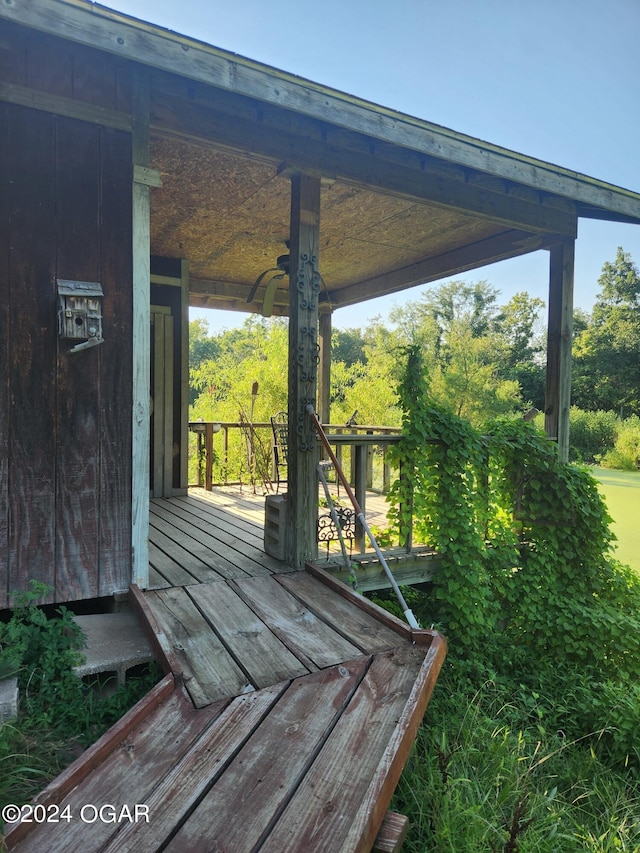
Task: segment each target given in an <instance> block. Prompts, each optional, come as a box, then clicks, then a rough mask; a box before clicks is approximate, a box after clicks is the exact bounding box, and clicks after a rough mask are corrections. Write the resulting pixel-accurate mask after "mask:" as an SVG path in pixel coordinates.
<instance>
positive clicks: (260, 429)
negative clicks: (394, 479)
mask: <svg viewBox="0 0 640 853" xmlns="http://www.w3.org/2000/svg"><path fill="white" fill-rule="evenodd" d="M189 429H190V431H191V441H190V447H189V460H190V465H189V474H190V476H189V480H190V484H191V485H198V486H200V487H204V488H205V489H208V490H211V489H212V488H213V487H214V486H224V485H237V484H240V483H244V484H247V485H251V486H255V487H257V486H262V487H264V488H265V489H266V490H267V491H270V490H271V489H272V488H273V487H274V485H275V484H276V483H277V480H278V477H277V472H276V470H275V461H274V455H273V433H272V429H271V423H270V422H266V423H265V422H260V421H258V422H254V423H249V422H242V421H192V422H191V423H190V424H189ZM324 429H325V431H326V432H327V436H328V438H329V441H330V443H331V444H332V445H333V446H334V447H335V453H336V456H337V458H338V461H339V462H340V464H341V466H342V467H343V469H344V470H345V472H346V474H347V476H348V477H349V478H350V482H351V484H352V485H353V486H354V487H356V488H357V489H358V491H360V489H368V490H369V491H377V492H381V493H385V492H387V491H388V490H389V486H390V485H391V467H390V464H389V460H388V455H387V450H388V447H389V445H390V444H392V443H394V442H397V441H398V440H399V438H400V429H399V427H389V426H375V425H364V426H362V425H354V426H346V425H341V424H325V425H324Z"/></svg>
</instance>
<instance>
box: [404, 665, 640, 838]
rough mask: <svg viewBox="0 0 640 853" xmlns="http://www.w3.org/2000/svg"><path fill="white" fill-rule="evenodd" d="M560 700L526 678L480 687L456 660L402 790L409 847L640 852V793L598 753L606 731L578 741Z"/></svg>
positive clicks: (630, 778)
mask: <svg viewBox="0 0 640 853" xmlns="http://www.w3.org/2000/svg"><path fill="white" fill-rule="evenodd" d="M553 707H554V697H543V696H542V695H541V694H539V693H538V692H537V691H533V690H531V689H530V688H527V687H525V686H524V685H522V684H519V683H518V681H517V679H513V680H506V679H502V680H494V679H490V680H487V681H485V682H484V683H483V684H482V685H481V686H480V687H479V688H478V689H477V690H475V691H474V690H473V687H472V681H471V680H469V679H467V678H465V677H464V676H461V675H460V673H459V672H458V671H457V667H456V666H455V665H452V663H451V662H450V663H449V664H448V665H447V666H446V668H445V670H444V671H443V675H442V676H441V678H440V680H439V682H438V685H437V687H436V691H435V693H434V697H433V699H432V702H431V704H430V706H429V708H428V710H427V717H426V721H425V724H424V725H423V727H422V729H421V731H420V732H419V735H418V739H417V741H416V745H415V748H414V752H413V754H412V756H411V758H410V760H409V763H408V765H407V767H406V768H405V772H404V774H403V777H402V779H401V782H400V785H399V787H398V790H397V791H396V795H395V799H394V803H393V808H394V809H396V810H398V811H401V812H402V813H403V814H406V815H407V816H408V817H409V820H410V827H411V828H410V832H409V837H408V839H407V841H406V847H405V848H404V849H406V851H408V853H411V851H413V853H424V851H427V850H437V851H438V853H449V851H450V853H462V851H464V853H473V852H474V851H478V853H480V851H483V853H484V851H500V853H516V851H521V853H525V851H540V853H546V851H548V853H551V851H567V853H573V851H576V853H578V851H591V852H592V853H604V851H609V850H611V851H614V850H615V851H625V850H628V851H638V850H640V792H639V790H638V787H637V784H636V780H635V779H634V777H633V775H632V773H631V771H629V770H625V769H624V768H623V769H620V770H614V769H612V768H611V767H609V766H607V764H606V763H604V762H603V761H602V760H601V758H599V757H598V754H597V753H598V750H597V740H598V733H592V736H585V737H583V738H580V739H578V740H570V739H569V738H568V737H567V735H566V733H565V732H564V731H563V730H562V729H559V728H556V725H557V719H556V718H555V715H554V713H553Z"/></svg>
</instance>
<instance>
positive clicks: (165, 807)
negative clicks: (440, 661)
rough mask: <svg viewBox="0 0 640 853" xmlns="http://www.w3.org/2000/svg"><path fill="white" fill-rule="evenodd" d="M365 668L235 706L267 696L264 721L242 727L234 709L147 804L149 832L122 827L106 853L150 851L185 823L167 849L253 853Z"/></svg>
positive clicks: (350, 666) (356, 665) (353, 665)
mask: <svg viewBox="0 0 640 853" xmlns="http://www.w3.org/2000/svg"><path fill="white" fill-rule="evenodd" d="M367 663H368V659H366V658H361V659H359V660H357V661H351V662H349V663H346V664H344V665H341V666H339V667H332V668H331V669H326V670H323V671H321V672H316V673H313V674H311V675H307V676H304V677H303V678H299V679H296V680H295V681H294V682H293V683H292V684H291V685H290V686H289V687H288V689H286V690H285V687H287V685H286V684H284V685H281V686H280V691H279V692H280V695H279V696H276V695H275V690H276V689H275V688H270V690H269V691H267V690H261V691H259V692H258V693H256V694H251V695H247V696H241V697H238V698H237V699H235V700H234V705H235V703H240V702H244V703H249V702H254V703H257V702H258V701H259V700H260V699H262V697H265V696H269V697H270V699H271V702H270V707H269V708H268V714H264V715H263V718H262V719H255V716H256V715H253V717H254V718H252V719H250V720H249V721H248V723H247V725H244V726H242V722H243V721H242V720H241V721H240V722H238V720H237V719H235V717H234V716H233V715H232V713H231V712H232V711H233V708H234V705H231V706H230V707H229V709H228V712H227V714H226V715H225V714H223V715H222V716H221V717H220V719H219V720H218V721H217V722H216V725H215V726H212V727H211V729H210V730H209V731H208V732H207V734H206V737H203V738H202V740H201V743H199V744H197V747H196V749H194V750H193V751H192V753H191V755H189V756H187V757H186V758H185V759H184V761H183V762H182V763H181V766H180V767H176V768H175V769H174V771H173V772H172V773H170V774H169V775H168V776H167V778H166V779H165V780H164V781H163V783H162V785H161V786H159V788H158V789H157V790H156V791H154V792H153V793H152V794H151V796H150V797H149V800H148V802H149V804H150V807H151V813H152V814H153V820H152V821H151V822H150V824H151V823H152V824H153V825H152V826H151V825H150V826H148V827H143V826H138V827H135V826H133V825H132V826H130V827H126V828H125V831H124V833H121V834H120V835H119V836H118V838H117V839H115V840H114V843H113V846H112V847H110V848H108V849H109V851H111V853H125V851H138V850H141V849H154V847H155V846H156V845H158V846H160V844H161V843H162V842H163V841H164V839H165V838H167V837H168V836H169V834H170V832H171V831H172V830H173V828H174V827H176V826H179V825H180V824H181V823H182V822H184V821H185V820H186V823H185V824H184V826H183V827H182V829H180V831H179V832H178V833H177V834H176V835H175V837H174V839H173V841H172V842H171V844H170V845H169V846H168V848H166V849H168V850H173V851H180V853H183V851H185V850H188V851H189V853H192V851H199V850H202V851H209V850H228V851H238V853H240V851H245V850H246V851H249V850H252V849H254V847H255V845H256V844H259V842H260V839H261V837H262V836H263V835H264V834H265V833H266V832H267V831H268V828H269V825H270V824H271V823H272V822H275V821H276V820H277V815H278V812H279V810H280V809H281V808H282V807H283V805H285V804H286V800H287V796H288V795H289V792H290V789H291V788H292V787H294V788H295V786H296V784H297V782H298V781H299V780H300V779H301V778H303V776H304V773H305V771H306V769H307V767H308V765H309V764H310V763H311V761H312V759H313V756H314V754H315V753H316V752H317V750H318V749H319V748H320V747H321V746H322V744H323V742H324V741H325V740H326V737H327V733H328V732H329V731H330V730H331V727H332V726H333V724H334V723H335V721H336V720H337V719H338V718H339V717H340V714H341V713H342V710H343V709H344V707H345V706H346V705H347V703H348V701H349V699H350V697H351V696H352V694H353V693H354V691H355V690H356V689H357V686H358V684H359V683H360V681H361V679H362V677H363V675H364V673H365V671H366V667H367ZM225 716H226V717H228V719H225ZM250 724H252V726H253V730H252V731H249V725H250ZM231 758H232V759H233V760H231V763H230V764H229V765H228V766H226V764H225V762H226V761H227V760H228V759H231ZM223 770H224V772H222V771H223ZM196 804H197V808H196V809H195V811H192V810H193V807H194V806H195V805H196Z"/></svg>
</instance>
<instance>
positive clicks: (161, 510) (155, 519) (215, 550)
mask: <svg viewBox="0 0 640 853" xmlns="http://www.w3.org/2000/svg"><path fill="white" fill-rule="evenodd" d="M149 520H150V522H151V523H152V524H153V526H154V527H155V529H156V530H159V531H161V532H162V533H164V535H165V536H166V537H168V538H169V539H170V540H172V541H173V542H177V543H184V544H183V545H182V547H183V549H184V551H189V553H192V554H193V553H194V552H195V553H196V554H197V553H198V549H201V550H200V553H201V554H203V555H206V558H207V561H208V563H209V565H210V567H211V568H213V569H214V571H215V572H216V573H217V574H218V575H219V576H220V577H222V578H235V577H246V576H247V575H248V572H246V571H244V570H243V569H242V568H239V567H238V566H237V564H236V562H235V561H232V560H231V559H227V554H226V551H227V550H228V549H225V548H224V546H223V545H222V544H221V543H220V541H219V540H214V539H213V538H212V537H210V536H208V535H207V534H206V533H203V532H202V530H199V529H198V527H197V526H196V524H194V523H192V522H191V521H189V520H187V521H184V520H183V519H181V518H179V517H176V516H175V514H174V513H173V508H172V507H170V506H168V505H167V504H166V503H165V505H162V506H160V505H159V504H158V503H155V504H154V505H153V506H152V507H151V511H150V513H149ZM184 545H187V546H188V547H184Z"/></svg>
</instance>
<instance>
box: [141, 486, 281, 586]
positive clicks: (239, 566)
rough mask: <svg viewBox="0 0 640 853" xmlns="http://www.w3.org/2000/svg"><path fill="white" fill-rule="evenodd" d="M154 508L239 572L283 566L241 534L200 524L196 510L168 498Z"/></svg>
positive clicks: (173, 524) (246, 572)
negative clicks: (194, 512) (196, 518)
mask: <svg viewBox="0 0 640 853" xmlns="http://www.w3.org/2000/svg"><path fill="white" fill-rule="evenodd" d="M153 512H154V513H155V514H156V515H158V516H159V517H160V518H162V519H163V520H164V521H166V522H168V523H169V524H171V525H172V526H173V527H174V528H176V530H179V531H182V532H183V533H186V534H187V535H188V536H190V537H192V538H193V539H195V540H196V542H199V543H200V544H201V545H204V546H205V547H206V548H207V549H209V550H210V551H212V552H213V553H214V554H217V555H219V557H221V558H223V560H224V563H226V564H229V565H231V566H232V567H233V568H234V569H235V573H236V574H239V573H240V572H242V573H243V574H245V575H247V574H261V575H264V574H270V573H271V568H275V569H276V570H281V566H280V564H279V563H278V562H277V561H276V560H274V559H273V558H271V557H269V556H268V555H267V554H265V553H264V552H263V551H260V550H259V549H258V548H253V547H251V546H250V545H246V544H245V543H244V542H242V541H241V539H240V538H239V537H238V536H234V535H233V534H230V533H226V532H225V531H223V530H221V529H220V528H215V529H211V532H209V529H207V528H206V522H205V523H201V524H200V525H199V526H198V524H197V521H194V517H193V514H192V513H190V512H188V511H187V510H184V509H182V508H181V507H179V506H176V505H175V504H170V503H169V502H168V501H167V502H165V503H163V505H162V506H159V505H158V504H154V506H153Z"/></svg>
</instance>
